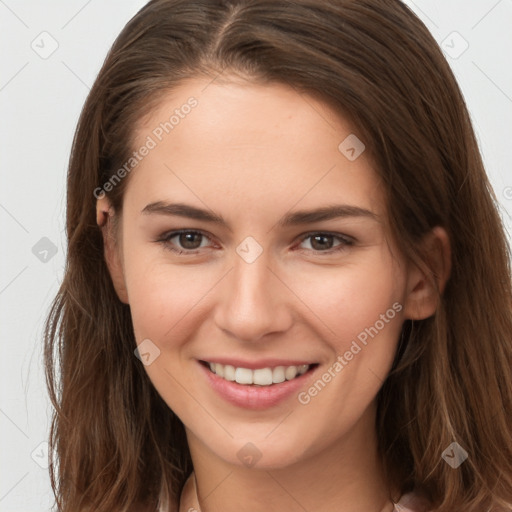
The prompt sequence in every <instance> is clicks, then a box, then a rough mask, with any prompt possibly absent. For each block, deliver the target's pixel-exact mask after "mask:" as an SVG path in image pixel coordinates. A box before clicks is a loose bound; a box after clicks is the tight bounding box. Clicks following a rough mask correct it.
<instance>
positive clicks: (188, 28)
mask: <svg viewBox="0 0 512 512" xmlns="http://www.w3.org/2000/svg"><path fill="white" fill-rule="evenodd" d="M226 70H228V71H229V72H230V73H236V74H238V75H240V76H242V77H245V78H247V79H248V80H250V81H252V82H254V83H261V84H270V83H272V82H274V83H276V82H277V83H284V84H288V85H289V86H291V87H293V88H295V89H296V90H297V91H299V92H304V93H308V94H311V95H314V96H316V97H318V98H321V99H322V100H323V101H324V102H326V103H327V104H329V105H330V106H331V107H332V108H333V109H336V110H337V111H339V112H340V113H342V114H343V115H344V116H346V117H347V118H348V119H350V120H351V121H352V123H353V124H354V126H355V127H357V129H358V133H360V134H361V137H360V138H361V139H363V140H364V143H365V144H366V148H367V151H368V152H369V154H370V155H371V156H372V159H373V161H374V163H375V168H376V171H377V172H378V173H379V175H380V176H381V178H382V182H383V187H384V191H385V194H386V198H387V206H388V214H389V222H390V225H391V229H392V234H393V236H394V238H395V239H396V242H397V244H398V246H399V248H400V250H401V251H402V252H403V254H404V255H405V256H406V257H407V258H409V259H410V260H411V261H415V262H417V263H418V264H423V265H427V264H428V258H427V257H426V255H424V254H422V252H421V245H420V242H421V240H422V238H423V236H424V235H425V234H426V233H428V232H429V231H431V230H432V228H433V227H435V226H442V227H444V228H445V229H446V231H447V232H448V234H449V236H450V241H451V249H452V273H451V277H450V279H449V281H448V284H447V287H446V289H445V290H444V293H443V295H442V298H441V299H440V304H439V308H438V310H437V312H436V314H435V315H434V316H433V317H431V318H428V319H426V320H423V321H415V322H412V321H406V322H405V323H404V325H403V329H402V336H401V339H400V344H399V348H398V351H397V354H396V358H395V362H394V365H393V368H392V371H391V373H390V375H389V376H388V378H387V380H386V381H385V383H384V385H383V387H382V389H381V390H380V392H379V395H378V413H377V425H376V428H377V430H378V436H379V449H380V453H381V456H382V459H383V464H384V469H385V475H386V478H387V479H388V481H389V484H390V488H391V487H395V488H398V489H400V490H401V492H403V493H405V492H408V491H411V490H412V489H415V490H416V492H418V493H421V494H423V495H424V496H425V497H426V498H428V500H429V501H430V503H431V504H432V507H433V510H436V511H438V512H453V511H464V512H476V511H478V512H486V511H487V510H493V511H495V510H496V511H497V510H502V509H503V510H505V509H510V507H511V506H512V435H511V434H512V370H511V366H512V291H511V273H510V249H509V247H508V244H507V240H506V236H505V232H504V229H503V226H502V223H501V220H500V216H499V212H498V206H497V202H496V198H495V196H494V194H493V192H492V189H491V186H490V184H489V181H488V179H487V176H486V174H485V171H484V167H483V164H482V159H481V156H480V153H479V149H478V146H477V142H476V140H475V136H474V132H473V129H472V126H471V122H470V118H469V115H468V112H467V109H466V106H465V103H464V99H463V97H462V94H461V92H460V90H459V88H458V85H457V83H456V81H455V78H454V76H453V74H452V72H451V70H450V67H449V65H448V64H447V62H446V60H445V59H444V57H443V55H442V53H441V51H440V49H439V47H438V46H437V44H436V42H435V40H434V39H433V38H432V36H431V35H430V33H429V32H428V30H427V29H426V27H425V26H424V25H423V23H422V22H421V21H420V20H419V19H418V18H417V17H416V16H415V15H414V13H413V12H412V11H411V10H410V9H409V8H408V7H406V6H405V5H403V4H402V3H401V2H399V1H396V0H324V1H319V0H297V1H293V2H291V1H286V0H251V1H249V0H153V1H151V2H149V3H148V4H147V5H146V6H145V7H144V8H142V9H141V11H140V12H139V13H138V14H137V15H136V16H135V17H134V18H133V19H132V20H131V21H130V22H129V23H128V24H127V26H126V27H125V28H124V30H123V31H122V32H121V34H120V35H119V37H118V38H117V40H116V41H115V43H114V45H113V47H112V49H111V50H110V52H109V54H108V56H107V58H106V60H105V62H104V64H103V67H102V68H101V71H100V73H99V75H98V77H97V79H96V81H95V83H94V86H93V87H92V90H91V92H90V94H89V97H88V98H87V101H86V103H85V105H84V108H83V111H82V114H81V116H80V120H79V124H78V127H77V131H76V134H75V138H74V143H73V150H72V154H71V159H70V164H69V172H68V182H67V191H68V195H67V239H68V254H67V264H66V269H65V276H64V280H63V283H62V286H61V288H60V290H59V293H58V295H57V297H56V299H55V301H54V304H53V307H52V311H51V314H50V316H49V318H48V320H47V325H46V335H45V357H46V368H47V382H48V386H49V392H50V396H51V399H52V402H53V404H54V407H55V414H54V418H53V425H52V430H51V440H50V441H51V448H52V449H54V450H55V453H56V457H55V460H54V464H53V465H52V466H51V478H52V486H53V488H54V492H55V495H56V500H57V506H58V509H59V510H61V511H65V512H77V511H79V510H98V511H109V512H112V511H128V510H134V509H135V505H136V504H139V505H144V506H146V507H154V506H155V504H156V501H157V498H158V494H159V492H160V490H161V487H162V486H163V487H164V488H166V489H167V491H168V493H169V495H170V496H171V505H172V507H177V503H178V499H179V493H180V490H181V488H182V486H183V483H184V481H185V479H186V477H187V476H188V475H189V474H190V472H191V470H192V467H191V459H190V454H189V451H188V447H187V443H186V437H185V434H184V428H183V425H182V424H181V422H180V421H179V419H178V418H177V417H176V416H175V414H174V413H173V412H172V411H171V410H170V409H169V408H168V407H167V405H166V404H165V403H164V402H163V400H162V399H161V398H160V396H159V395H158V393H157V392H156V391H155V389H154V388H153V386H152V384H151V383H150V381H149V378H148V377H147V375H146V373H145V371H144V369H143V366H142V365H141V364H140V361H139V360H138V359H137V358H136V357H134V353H133V350H134V348H135V346H136V344H135V339H134V335H133V328H132V323H131V317H130V309H129V306H127V305H125V304H123V303H121V302H120V301H119V299H118V297H117V295H116V293H115V290H114V288H113V285H112V281H111V278H110V275H109V273H108V270H107V267H106V264H105V258H104V253H103V250H104V249H103V240H102V233H101V230H100V228H99V227H98V225H97V223H96V213H95V205H96V197H95V194H94V191H95V190H97V189H98V187H102V185H103V184H104V183H106V182H107V180H108V179H109V178H111V176H113V175H114V173H116V171H117V170H118V169H119V168H120V167H121V166H122V165H123V163H124V162H126V161H127V160H128V159H129V157H130V155H131V153H132V152H133V150H134V148H133V138H134V134H135V128H134V127H136V126H137V123H139V122H140V120H141V119H142V118H143V117H144V116H145V115H146V114H147V113H148V112H151V110H152V109H153V108H154V107H155V106H156V105H157V103H158V101H159V99H160V98H161V97H162V96H163V95H164V94H165V93H166V92H168V91H169V90H171V89H172V88H173V87H174V86H176V85H177V84H178V83H180V82H181V81H182V80H184V79H186V78H192V77H197V76H208V77H211V78H212V79H213V78H215V77H219V75H220V77H219V78H220V79H222V74H223V72H224V71H226ZM219 78H217V79H219ZM133 172H137V171H136V169H135V170H134V171H133ZM128 181H129V176H127V177H126V178H125V179H123V180H121V181H120V183H119V184H117V186H115V187H113V189H112V190H111V191H109V192H107V196H108V197H109V199H110V201H111V203H112V205H113V206H114V208H115V209H116V211H118V212H121V210H122V199H123V191H124V190H125V187H126V184H127V182H128ZM432 278H433V279H434V278H435V276H432ZM452 442H457V443H458V444H459V445H460V446H461V447H462V448H464V450H466V451H467V453H468V458H467V460H466V461H465V462H464V463H463V464H462V465H461V466H460V467H459V468H458V469H453V468H452V467H450V465H448V464H447V463H446V462H445V461H444V460H443V458H442V453H443V451H444V450H445V449H446V448H447V447H448V446H449V445H450V444H451V443H452Z"/></svg>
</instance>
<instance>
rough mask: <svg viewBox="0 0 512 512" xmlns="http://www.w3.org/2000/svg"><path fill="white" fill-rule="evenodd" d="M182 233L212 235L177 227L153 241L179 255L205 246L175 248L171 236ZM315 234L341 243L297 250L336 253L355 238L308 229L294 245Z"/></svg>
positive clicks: (353, 241)
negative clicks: (319, 249) (321, 249)
mask: <svg viewBox="0 0 512 512" xmlns="http://www.w3.org/2000/svg"><path fill="white" fill-rule="evenodd" d="M184 233H195V234H199V235H201V236H203V237H205V238H206V239H208V240H209V241H210V242H212V241H213V240H212V236H211V235H210V234H208V233H206V232H205V231H203V230H201V229H196V228H189V229H177V230H171V231H167V232H165V233H163V234H162V235H160V236H159V237H158V238H157V239H156V240H155V242H158V243H161V244H163V245H164V246H165V248H166V249H168V250H170V251H172V252H174V253H176V254H179V255H195V254H198V253H199V252H200V251H201V249H205V247H199V248H197V249H188V250H187V249H180V248H177V247H175V246H173V245H172V244H171V243H170V240H171V239H172V238H174V237H175V236H178V235H181V234H184ZM315 235H325V236H329V237H333V238H336V239H338V240H339V241H340V242H341V243H340V244H339V245H337V246H334V247H333V248H331V249H327V250H325V251H315V250H313V249H301V248H300V247H299V248H298V249H297V250H299V251H303V252H307V253H314V254H326V255H328V254H333V253H336V252H338V251H342V250H343V249H345V248H346V247H347V246H348V247H349V246H353V245H354V243H355V242H356V239H355V238H353V237H351V236H349V235H345V234H343V233H338V232H332V231H321V230H317V231H309V232H307V233H303V234H301V235H300V236H299V237H298V242H297V243H296V244H295V246H296V245H300V244H301V243H303V242H304V241H305V240H307V239H308V238H311V237H313V236H315Z"/></svg>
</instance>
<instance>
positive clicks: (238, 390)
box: [198, 363, 316, 409]
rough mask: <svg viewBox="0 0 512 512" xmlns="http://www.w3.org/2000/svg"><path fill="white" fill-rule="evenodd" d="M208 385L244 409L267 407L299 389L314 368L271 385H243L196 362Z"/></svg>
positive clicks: (274, 404)
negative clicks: (220, 375) (226, 378)
mask: <svg viewBox="0 0 512 512" xmlns="http://www.w3.org/2000/svg"><path fill="white" fill-rule="evenodd" d="M198 364H199V366H200V367H201V369H202V371H203V373H204V374H205V376H206V378H207V379H208V382H209V384H210V386H211V387H212V388H213V389H214V390H215V391H216V392H217V393H218V394H219V395H220V396H221V397H222V398H224V399H225V400H227V401H228V402H230V403H232V404H233V405H236V406H237V407H243V408H244V409H268V408H270V407H274V406H276V405H278V404H279V403H281V402H283V401H284V400H286V399H287V398H289V397H290V396H292V395H294V394H296V393H297V392H298V391H299V389H301V388H302V387H303V386H304V384H305V381H306V379H309V377H310V376H311V374H312V373H313V372H314V371H315V370H316V367H315V368H313V369H310V370H308V371H307V372H306V373H304V374H303V375H301V376H300V377H295V378H294V379H292V380H285V381H284V382H281V383H279V384H272V385H271V386H256V385H243V384H238V383H237V382H231V381H227V380H225V379H223V378H222V377H219V376H218V375H217V374H215V373H213V372H212V371H210V370H209V369H208V368H207V367H206V366H204V365H203V364H202V363H198Z"/></svg>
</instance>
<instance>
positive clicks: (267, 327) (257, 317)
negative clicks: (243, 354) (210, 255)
mask: <svg viewBox="0 0 512 512" xmlns="http://www.w3.org/2000/svg"><path fill="white" fill-rule="evenodd" d="M290 306H291V304H290V291H289V290H288V289H287V288H286V286H285V285H284V284H283V282H282V281H281V280H280V279H279V277H278V272H275V271H273V270H271V268H269V261H268V258H267V257H266V255H265V252H264V253H263V254H262V255H261V256H260V257H259V258H258V259H257V260H256V261H254V262H252V263H247V262H246V261H244V260H243V259H242V258H240V257H239V256H238V255H236V257H235V258H234V268H233V270H232V271H231V272H229V274H228V275H227V276H226V278H225V279H223V283H222V285H221V290H220V298H219V302H218V304H217V307H216V312H215V323H216V325H217V327H219V328H220V329H222V330H223V331H224V332H225V333H227V334H228V335H229V336H232V337H233V338H235V339H237V340H238V341H243V342H255V341H259V340H263V339H267V337H268V335H269V334H276V333H279V332H281V333H282V332H285V331H287V330H288V329H289V328H290V327H291V325H292V308H291V307H290Z"/></svg>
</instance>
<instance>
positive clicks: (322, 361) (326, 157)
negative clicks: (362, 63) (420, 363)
mask: <svg viewBox="0 0 512 512" xmlns="http://www.w3.org/2000/svg"><path fill="white" fill-rule="evenodd" d="M208 84H209V85H208ZM190 96H194V97H195V98H197V100H198V105H197V107H195V108H194V109H193V111H192V112H191V113H190V114H189V115H187V116H186V117H185V118H184V119H181V120H180V123H179V124H178V125H177V126H175V128H174V129H173V131H172V132H171V133H170V134H169V135H167V136H165V137H164V138H163V140H162V141H161V142H159V143H158V145H157V146H156V147H155V148H154V149H152V150H151V151H150V153H149V154H148V155H147V156H146V157H145V158H144V159H143V160H142V161H141V162H140V163H139V164H138V165H137V167H136V169H135V170H134V171H133V172H132V174H131V175H130V177H129V182H128V184H127V188H126V192H125V196H124V201H123V211H122V215H121V212H113V211H112V210H111V209H110V210H109V203H108V199H107V198H106V197H105V198H102V199H100V200H98V203H97V213H98V223H99V224H104V225H103V232H104V234H105V246H106V252H105V256H106V260H107V263H108V266H109V269H110V272H111V276H112V279H113V282H114V285H115V287H116V290H117V293H118V295H119V298H120V300H122V301H123V302H125V303H127V304H130V308H131V312H132V318H133V325H134V332H135V336H136V340H137V343H141V342H142V340H144V339H150V340H151V341H152V343H154V344H155V345H156V346H157V347H158V348H159V350H160V355H159V357H157V358H156V359H155V360H154V361H153V362H152V364H150V365H149V366H145V369H146V371H147V373H148V375H149V377H150V379H151V381H152V382H153V384H154V385H155V387H156V389H157V390H158V392H159V393H160V394H161V396H162V397H163V399H164V400H165V401H166V403H167V404H168V405H169V407H170V408H171V409H172V410H173V411H175V413H176V414H177V415H178V416H179V417H180V419H181V420H182V421H183V423H184V425H185V427H186V431H187V437H188V442H189V446H190V450H191V454H192V459H193V462H194V468H195V475H196V478H197V485H198V493H199V496H200V498H201V499H200V506H201V510H202V511H203V512H210V511H221V510H222V511H223V512H231V511H235V510H236V511H251V512H254V511H256V510H261V511H273V510H276V511H277V510H292V511H295V510H297V511H299V510H309V511H311V510H315V511H322V512H329V511H337V512H339V511H340V510H341V511H344V510H346V511H350V512H369V511H375V512H378V511H383V512H384V511H385V512H388V511H391V510H392V509H393V506H392V504H391V501H390V491H394V490H390V489H388V488H387V486H386V484H385V482H384V478H383V475H382V468H381V465H380V462H379V459H378V456H377V435H376V430H375V412H376V400H375V397H376V395H377V392H378V391H379V389H380V387H381V386H382V384H383V382H384V380H385V378H386V375H387V374H388V372H389V370H390V368H391V364H392V361H393V357H394V354H395V351H396V348H397V341H398V337H399V333H400V329H401V325H402V324H403V322H404V321H405V320H406V319H408V318H413V319H421V318H427V317H428V316H431V315H432V314H433V313H434V312H435V309H436V306H437V294H436V292H435V290H434V287H433V286H432V284H431V283H430V281H429V280H428V279H427V278H426V276H425V274H424V273H423V272H422V271H420V270H419V269H418V268H417V267H416V266H414V265H412V264H410V263H409V262H407V261H405V260H404V259H403V258H402V256H401V255H400V254H399V251H398V250H397V248H396V245H395V244H394V242H393V241H392V240H390V239H389V237H388V236H387V235H386V233H387V230H386V222H387V215H386V207H385V203H384V196H383V187H382V185H381V183H380V181H379V179H378V177H377V175H376V173H375V171H374V170H373V168H372V163H371V161H370V159H369V157H368V155H367V153H366V152H363V153H362V154H361V156H359V157H358V158H357V159H356V160H355V161H353V162H351V161H349V160H348V159H347V158H346V157H345V156H344V155H343V154H342V153H341V152H340V151H339V150H338V145H339V144H340V142H341V141H342V140H343V139H345V137H347V136H348V135H349V134H351V133H354V128H353V127H352V126H351V124H350V123H349V122H348V121H347V120H346V119H343V118H340V117H339V116H337V115H335V113H334V112H333V111H331V110H330V109H329V108H328V106H327V105H325V104H323V103H321V102H319V101H317V100H314V99H313V98H312V97H309V96H303V95H299V94H298V93H297V92H295V91H294V90H293V89H290V88H288V87H287V86H285V85H265V86H263V85H256V84H254V83H248V82H242V81H241V80H237V79H235V78H233V80H231V81H227V82H226V83H222V84H220V83H215V82H213V83H210V80H206V79H202V78H196V79H194V80H189V81H187V82H183V83H182V84H181V85H180V86H179V87H177V88H176V89H174V90H173V91H172V92H171V93H169V94H168V96H167V97H166V98H165V99H164V100H163V101H162V103H161V104H160V106H159V108H158V109H157V110H155V111H154V112H152V113H151V114H150V115H148V116H147V117H146V118H145V119H144V120H143V121H142V122H141V125H140V126H139V127H138V130H137V133H136V144H135V147H139V146H140V145H142V144H143V143H144V140H146V137H147V136H148V135H149V134H151V132H152V130H154V128H155V127H156V126H158V125H159V123H160V122H162V121H164V120H166V119H168V118H169V112H172V111H173V110H174V109H175V108H177V107H179V106H180V105H183V104H184V103H186V101H187V99H188V98H189V97H190ZM157 201H162V202H174V203H177V202H179V203H186V204H189V205H192V206H195V207H197V208H203V209H207V210H209V211H213V212H214V213H215V214H216V215H218V216H222V218H224V219H225V220H226V222H227V226H220V225H215V224H213V223H211V222H206V221H201V220H196V219H190V218H185V217H179V216H171V215H164V214H161V213H151V214H148V213H142V210H143V209H144V208H145V207H146V206H147V205H148V204H150V203H154V202H157ZM332 205H350V206H354V207H359V208H362V209H365V210H368V211H370V212H372V213H373V214H374V216H375V217H369V216H351V217H342V218H335V219H330V220H323V221H317V222H314V223H313V224H299V225H296V226H292V227H281V226H280V225H279V224H278V221H279V220H280V219H282V218H283V216H284V215H285V214H288V213H293V212H296V211H299V210H300V211H302V210H310V209H317V208H320V207H325V206H332ZM108 215H118V216H119V217H120V218H119V219H118V221H119V222H118V230H117V231H116V232H112V229H113V228H112V223H111V222H104V221H105V220H106V219H107V217H105V216H108ZM179 229H190V230H200V231H201V232H203V233H204V234H205V235H206V237H204V238H201V237H196V239H193V241H194V240H195V243H196V246H195V247H199V248H197V249H194V248H190V247H192V246H190V245H189V246H185V247H184V246H183V243H184V242H183V239H182V240H181V243H182V245H180V237H174V238H172V239H168V240H167V241H158V240H161V239H162V238H163V236H164V235H165V234H166V233H169V232H170V231H173V230H179ZM325 232H328V233H330V234H332V233H335V234H336V236H338V235H339V236H342V237H350V240H351V241H352V243H351V244H346V243H345V242H343V241H340V239H337V238H336V236H334V237H331V238H329V237H328V238H327V239H323V242H324V244H325V245H324V246H322V245H320V246H319V245H315V244H314V242H315V240H313V239H312V238H311V237H310V238H307V235H308V234H309V235H311V234H321V233H325ZM248 236H251V237H253V238H254V239H255V240H256V241H257V242H258V244H259V245H260V246H261V248H262V250H263V252H262V253H261V255H260V256H259V257H258V258H257V259H256V260H255V261H254V262H253V263H247V262H246V261H245V260H244V259H242V258H241V257H240V256H239V254H238V253H237V251H236V249H237V247H238V246H239V244H240V243H241V242H242V241H243V240H244V239H245V238H246V237H248ZM114 241H115V243H114ZM185 243H186V240H185ZM425 243H426V244H428V249H429V254H430V264H431V267H432V268H433V269H435V273H436V275H437V276H439V280H438V286H439V287H440V288H441V289H442V287H443V286H444V283H445V281H446V278H447V276H448V273H449V243H448V239H447V236H446V233H445V232H444V231H443V230H442V229H440V228H436V229H435V230H434V231H433V232H432V233H431V236H429V237H428V238H426V240H425ZM170 247H175V248H177V249H181V250H185V251H186V250H188V251H189V253H188V254H182V255H178V254H176V253H174V252H172V251H171V250H170ZM187 247H188V248H187ZM339 247H341V250H339V251H336V252H335V251H334V250H335V249H336V248H339ZM396 303H398V304H400V305H401V306H402V309H401V311H400V312H397V314H396V316H395V317H394V318H393V319H392V320H389V321H388V322H387V323H385V326H384V328H383V329H381V330H380V331H379V333H378V335H377V336H375V337H374V338H373V339H370V341H369V342H368V344H367V346H365V347H364V349H363V350H361V351H360V352H359V353H358V354H357V355H355V356H354V357H353V359H352V360H351V361H350V362H349V363H348V364H347V365H346V366H345V367H344V368H343V370H342V371H341V372H339V373H338V374H337V376H336V377H335V378H333V379H332V380H331V382H329V383H328V384H327V385H326V386H325V388H323V389H322V390H321V392H319V393H318V394H317V395H316V396H315V397H313V398H312V399H311V401H310V402H309V403H308V404H306V405H303V404H301V403H300V402H299V401H298V400H297V396H296V394H294V395H293V396H292V397H290V398H289V399H287V400H285V401H284V402H282V403H280V404H278V405H277V406H274V407H270V408H268V409H265V410H258V411H253V410H246V409H241V408H239V407H237V406H235V405H232V404H230V403H228V402H226V401H225V400H224V399H223V398H221V397H220V396H219V395H217V394H216V393H215V392H214V391H213V390H212V389H211V388H210V387H209V385H208V383H207V381H206V379H205V378H204V375H203V373H202V369H201V368H200V367H199V365H198V360H208V359H210V358H213V357H223V356H224V357H225V356H230V357H239V358H241V359H245V360H255V359H256V360H257V359H262V358H264V357H275V358H299V359H301V360H302V359H303V360H306V361H311V362H316V363H318V364H319V367H318V368H317V370H316V372H315V378H312V377H311V376H310V377H309V380H308V382H307V384H305V385H304V386H303V388H302V389H303V390H306V391H307V389H308V388H309V387H310V386H311V385H312V384H313V383H314V381H315V380H316V379H317V378H318V377H319V376H320V375H321V374H322V373H323V372H324V371H326V370H327V369H328V368H329V367H331V366H332V365H333V363H334V362H335V361H336V358H337V356H338V355H340V354H344V353H345V352H346V351H347V350H348V349H349V348H350V346H351V343H352V341H353V340H355V339H356V337H357V335H358V334H359V333H361V332H363V331H364V329H365V328H367V327H370V326H373V325H374V324H375V323H376V321H377V320H379V318H381V316H380V315H382V314H385V313H386V311H387V310H389V309H390V308H392V305H393V304H396ZM248 442H251V443H252V444H254V445H255V446H256V447H257V449H258V450H259V452H260V453H261V459H260V460H259V461H258V462H257V464H256V465H255V466H254V467H252V468H248V467H245V466H244V465H243V464H242V462H241V461H240V460H239V459H238V457H237V453H238V452H239V450H240V449H241V448H242V447H243V446H245V445H246V443H248ZM189 498H190V497H188V496H186V497H185V498H184V500H185V499H186V500H188V499H189ZM185 506H186V504H185V502H183V503H182V510H186V508H185ZM258 507H259V508H258Z"/></svg>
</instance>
